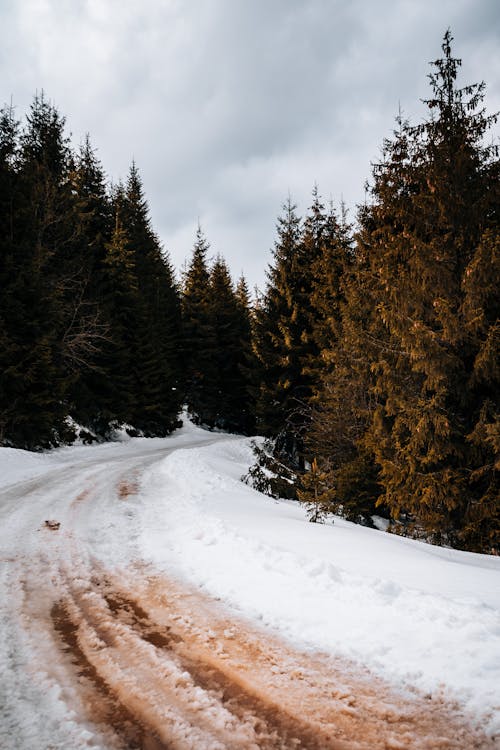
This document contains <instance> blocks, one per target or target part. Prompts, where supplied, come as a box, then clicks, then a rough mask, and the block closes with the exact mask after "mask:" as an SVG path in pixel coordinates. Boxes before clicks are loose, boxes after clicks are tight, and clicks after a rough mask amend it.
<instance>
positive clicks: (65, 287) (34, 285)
mask: <svg viewBox="0 0 500 750" xmlns="http://www.w3.org/2000/svg"><path fill="white" fill-rule="evenodd" d="M64 124H65V123H64V118H62V117H61V116H60V114H59V113H58V112H57V110H56V109H55V108H54V107H53V106H52V105H51V104H49V103H48V102H47V101H46V99H45V97H44V96H43V94H42V95H40V96H36V97H35V99H34V101H33V104H32V106H31V110H30V114H29V115H28V117H27V125H26V127H25V128H24V130H23V131H22V133H21V136H20V142H19V148H18V152H17V156H16V164H15V178H14V172H13V170H12V167H13V164H12V162H11V164H10V175H9V179H10V178H12V179H14V182H15V189H14V190H13V192H11V194H10V200H9V225H8V228H7V230H8V231H7V237H8V243H9V245H10V250H7V255H6V256H4V257H6V258H7V260H8V274H7V275H8V278H7V279H6V292H7V297H11V299H12V301H13V304H12V305H10V307H9V310H8V312H7V313H6V314H5V316H4V319H3V328H4V334H3V335H4V337H6V338H8V339H9V341H10V345H9V351H10V355H9V362H8V363H7V366H6V367H5V368H4V370H3V373H2V401H3V403H2V413H3V416H2V420H1V421H2V432H3V435H4V440H6V441H7V442H8V443H10V444H13V445H19V446H21V447H26V448H35V447H40V446H48V445H53V444H56V443H57V442H58V441H59V440H60V439H61V437H62V436H63V434H64V432H65V416H66V412H67V405H66V395H67V391H68V387H69V384H70V376H69V375H68V372H67V368H66V366H65V362H66V361H67V359H68V357H71V352H70V351H69V350H68V349H67V347H66V340H65V333H66V331H67V328H68V325H69V323H70V321H71V317H70V316H71V314H72V308H73V300H72V298H71V294H70V287H71V282H72V279H73V277H74V273H75V271H74V269H73V268H69V267H68V265H69V259H70V258H71V249H72V242H73V238H74V212H73V203H72V194H71V189H70V185H69V178H68V176H69V171H70V167H71V154H70V150H69V147H68V142H67V138H66V136H65V134H64ZM6 126H7V123H5V121H4V126H3V131H4V133H5V132H6ZM4 137H5V136H4ZM11 145H12V140H11ZM12 187H14V186H13V185H12ZM9 289H10V291H8V290H9ZM14 290H15V299H14V296H13V295H12V293H13V292H14ZM11 295H12V296H11Z"/></svg>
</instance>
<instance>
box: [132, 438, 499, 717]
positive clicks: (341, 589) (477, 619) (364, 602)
mask: <svg viewBox="0 0 500 750" xmlns="http://www.w3.org/2000/svg"><path fill="white" fill-rule="evenodd" d="M251 462H252V454H251V449H250V441H249V440H247V439H230V440H227V441H224V442H222V443H221V442H219V443H217V444H214V445H210V446H207V447H202V448H197V449H191V450H189V451H188V450H179V451H176V452H175V453H173V454H171V455H169V456H168V457H167V458H165V459H164V460H162V461H161V463H159V464H157V465H156V466H155V467H153V468H151V469H150V470H149V471H148V473H147V475H146V477H145V481H144V483H143V491H142V495H141V501H140V502H141V509H140V512H139V513H138V518H139V519H140V523H141V525H142V529H141V534H140V537H139V546H140V550H141V554H142V555H143V556H144V558H145V559H147V560H149V561H151V562H153V563H154V564H155V565H156V566H158V567H159V568H162V569H165V570H169V571H172V570H174V571H176V572H177V573H178V574H180V575H182V576H183V577H185V578H187V579H188V580H190V581H191V582H193V583H195V584H198V585H200V586H201V587H203V588H204V589H205V590H207V591H208V592H209V593H210V594H213V595H214V596H217V597H220V598H222V599H223V600H225V601H226V602H227V603H228V604H229V605H230V606H232V607H234V608H235V609H237V610H239V611H240V612H242V613H244V614H246V615H248V616H249V617H251V618H253V619H257V620H259V621H261V622H263V623H264V624H266V625H268V626H270V627H272V628H275V629H276V630H277V631H279V632H280V633H281V634H282V635H284V636H285V637H288V638H289V639H290V640H292V641H293V642H294V643H296V644H298V645H300V646H302V647H305V648H309V649H319V650H325V651H327V652H329V653H334V654H335V653H339V654H343V655H346V656H348V657H351V658H353V659H356V660H359V661H361V662H362V663H364V664H366V665H367V666H369V667H370V668H371V669H373V670H374V671H375V672H377V673H379V674H382V675H385V676H386V677H389V678H391V679H394V680H397V681H399V682H400V683H401V684H403V683H404V684H406V685H407V686H408V685H415V686H417V687H418V688H420V689H422V690H424V691H426V692H435V691H440V690H442V689H443V688H447V689H451V690H452V691H454V692H455V693H456V695H457V697H458V698H459V699H460V700H461V701H462V702H463V703H464V704H466V706H467V707H468V708H470V709H471V710H472V711H474V712H475V713H476V714H478V713H479V714H481V713H483V712H484V713H485V714H486V717H485V718H486V720H487V722H488V726H489V728H490V730H491V731H492V732H495V731H500V694H499V690H500V558H494V557H489V556H485V555H477V554H470V553H466V552H460V551H455V550H450V549H442V548H437V547H433V546H431V545H427V544H424V543H421V542H417V541H413V540H408V539H403V538H399V537H396V536H392V535H390V534H385V533H383V532H380V531H377V530H374V529H367V528H364V527H361V526H357V525H354V524H352V523H349V522H347V521H345V520H343V519H339V518H336V519H335V524H334V525H332V524H326V525H317V524H310V523H308V522H307V520H306V516H305V513H304V511H303V509H302V508H301V507H300V506H299V505H297V504H296V503H290V502H286V501H279V502H278V501H273V500H272V499H270V498H268V497H265V496H263V495H261V494H260V493H258V492H256V491H255V490H253V489H251V488H250V487H248V486H246V485H244V484H242V483H241V482H240V477H241V476H242V475H243V474H244V473H245V472H246V470H247V468H248V466H249V464H250V463H251Z"/></svg>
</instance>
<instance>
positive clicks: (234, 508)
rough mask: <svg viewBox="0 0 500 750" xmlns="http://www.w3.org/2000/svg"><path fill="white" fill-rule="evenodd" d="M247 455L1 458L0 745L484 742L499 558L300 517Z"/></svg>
mask: <svg viewBox="0 0 500 750" xmlns="http://www.w3.org/2000/svg"><path fill="white" fill-rule="evenodd" d="M249 460H250V452H249V443H248V441H247V440H245V439H240V438H231V437H229V436H227V435H214V434H212V433H207V432H203V431H201V430H199V429H197V428H195V427H193V426H192V425H189V424H187V425H186V426H185V427H184V428H183V429H182V430H180V431H179V432H177V433H176V434H175V435H174V436H172V437H170V438H167V439H165V440H139V439H138V440H131V441H129V442H127V443H123V444H107V445H102V446H95V447H74V448H66V449H62V450H58V451H55V452H52V453H49V454H43V455H34V454H27V453H24V452H22V451H13V450H10V449H0V472H1V474H0V477H1V481H0V484H2V485H3V489H0V529H1V531H0V565H1V569H0V570H1V573H0V595H1V603H0V669H1V674H2V679H1V681H0V747H1V748H2V749H4V748H5V750H28V749H29V750H49V748H50V749H53V750H54V749H55V748H58V749H61V750H62V749H64V750H66V749H67V750H70V749H73V748H75V750H76V749H79V748H98V747H100V748H106V749H111V748H144V749H145V750H159V749H160V748H179V750H182V749H184V748H193V750H194V749H196V750H205V749H207V750H208V749H209V748H210V750H221V749H222V748H228V750H231V749H232V748H242V749H243V748H294V747H303V748H318V749H319V748H325V750H326V749H327V748H337V749H338V750H341V749H342V748H344V750H347V748H351V749H352V750H354V748H358V749H359V750H361V748H363V749H366V750H368V748H370V749H371V748H374V749H375V748H393V749H394V750H396V749H397V748H400V749H401V748H437V747H440V748H464V750H465V748H467V749H468V748H485V749H486V748H494V747H496V744H495V742H496V739H495V737H497V739H498V734H497V733H498V729H499V720H500V719H499V717H500V697H499V695H498V685H499V682H500V620H499V613H500V560H498V559H495V558H489V557H486V556H481V555H467V554H466V553H460V552H453V551H451V550H440V549H436V548H432V547H429V546H428V545H422V544H418V543H415V542H411V541H409V540H404V539H398V538H394V537H391V536H390V535H386V534H382V533H380V532H376V531H371V530H368V529H362V528H360V527H354V526H353V525H352V524H348V523H346V522H344V521H342V520H340V519H337V520H336V522H335V526H331V525H326V526H317V525H312V524H308V523H307V522H306V520H305V518H304V513H303V510H302V509H301V508H300V507H298V506H297V505H296V504H290V503H286V502H279V503H276V502H274V501H272V500H270V499H269V498H265V497H263V496H261V495H259V494H258V493H256V492H254V491H253V490H251V489H250V488H249V487H246V486H245V485H243V484H241V482H240V481H239V478H240V476H241V474H242V473H243V472H244V470H245V468H246V466H248V462H249ZM46 521H51V522H55V523H56V524H59V526H58V527H57V528H50V527H49V526H47V525H46V523H45V522H46ZM51 525H52V526H54V525H55V524H51ZM483 730H484V732H483Z"/></svg>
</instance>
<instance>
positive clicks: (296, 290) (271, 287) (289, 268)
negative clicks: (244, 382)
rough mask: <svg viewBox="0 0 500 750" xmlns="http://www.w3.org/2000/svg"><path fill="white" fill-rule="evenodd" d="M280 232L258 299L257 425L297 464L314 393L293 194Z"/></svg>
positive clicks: (256, 316) (256, 323)
mask: <svg viewBox="0 0 500 750" xmlns="http://www.w3.org/2000/svg"><path fill="white" fill-rule="evenodd" d="M277 231H278V238H277V240H276V243H275V249H274V257H273V263H272V264H271V265H270V267H269V269H268V272H267V277H268V282H267V287H266V291H265V293H264V295H263V296H262V297H261V298H260V299H258V300H257V304H256V307H255V320H254V351H255V356H256V364H257V369H258V375H259V387H258V391H257V394H256V418H257V427H256V429H257V431H258V432H261V433H263V434H265V435H267V436H270V437H273V438H275V439H276V441H277V443H276V449H277V451H278V452H279V453H283V454H284V455H287V456H288V459H289V460H290V461H292V463H294V464H295V465H297V466H300V465H301V464H302V462H303V456H302V452H301V449H302V424H303V411H304V400H305V398H306V397H307V395H308V388H307V378H306V379H305V378H304V376H303V373H302V369H303V343H302V335H303V332H304V329H305V325H304V319H305V315H306V311H305V310H304V309H303V307H302V306H301V302H303V299H302V298H301V284H302V283H303V276H304V273H305V272H306V271H305V268H304V255H303V252H302V249H303V246H302V233H301V220H300V218H299V217H298V216H297V214H296V207H295V206H294V205H293V204H292V202H291V200H290V199H289V200H288V202H287V203H286V204H285V205H284V207H283V215H282V216H280V217H279V219H278V227H277Z"/></svg>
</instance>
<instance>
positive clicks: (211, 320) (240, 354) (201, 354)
mask: <svg viewBox="0 0 500 750" xmlns="http://www.w3.org/2000/svg"><path fill="white" fill-rule="evenodd" d="M208 248H209V245H208V242H207V241H206V239H205V237H204V236H203V233H202V231H201V229H200V228H198V232H197V237H196V242H195V246H194V250H193V256H192V259H191V263H190V266H189V268H188V269H187V271H186V273H185V277H184V289H183V297H182V313H183V333H184V351H185V355H184V356H185V367H186V403H187V405H188V409H189V412H190V414H191V416H192V417H193V419H194V420H195V421H196V422H198V423H202V424H205V425H207V426H208V427H210V428H214V427H216V428H218V429H224V430H229V431H235V432H246V433H248V432H249V431H251V428H252V422H253V416H252V408H251V397H250V395H249V389H248V384H247V372H248V369H247V368H248V357H249V351H250V347H251V343H250V337H251V329H250V310H249V301H248V291H247V288H246V284H245V281H244V279H243V280H240V283H239V285H238V288H237V289H236V290H235V289H234V286H233V282H232V279H231V276H230V273H229V270H228V268H227V266H226V263H225V261H224V260H223V258H222V257H221V256H217V258H216V259H215V262H214V263H213V265H212V267H211V268H210V269H209V267H208V264H207V258H206V255H207V252H208Z"/></svg>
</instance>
